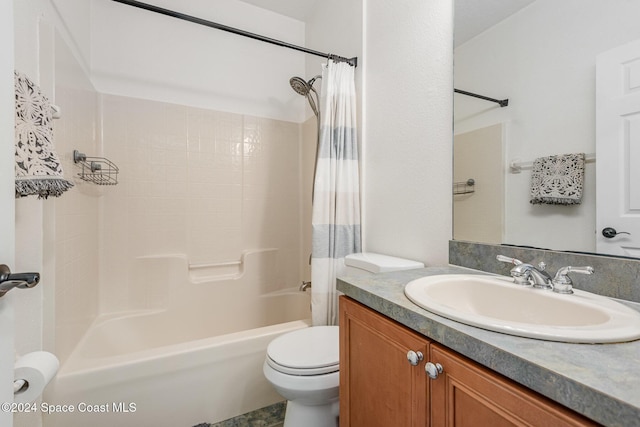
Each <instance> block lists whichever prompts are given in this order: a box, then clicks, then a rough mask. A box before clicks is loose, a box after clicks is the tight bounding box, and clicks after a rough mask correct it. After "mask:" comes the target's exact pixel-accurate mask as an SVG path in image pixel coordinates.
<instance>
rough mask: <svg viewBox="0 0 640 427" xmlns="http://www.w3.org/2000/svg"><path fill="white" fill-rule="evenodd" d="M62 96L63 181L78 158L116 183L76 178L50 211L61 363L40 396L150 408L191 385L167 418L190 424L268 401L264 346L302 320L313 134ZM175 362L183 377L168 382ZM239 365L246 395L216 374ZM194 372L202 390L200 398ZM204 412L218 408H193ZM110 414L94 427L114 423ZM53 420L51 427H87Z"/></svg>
mask: <svg viewBox="0 0 640 427" xmlns="http://www.w3.org/2000/svg"><path fill="white" fill-rule="evenodd" d="M57 97H58V98H57V99H58V100H63V101H64V100H66V102H64V104H63V105H66V106H67V107H66V109H65V112H66V114H65V117H64V118H63V119H61V120H60V123H58V124H57V126H58V128H57V131H58V132H59V135H60V137H61V138H60V144H59V147H60V148H59V149H60V150H61V151H64V152H65V156H64V159H63V160H64V162H65V167H66V170H67V171H68V172H67V174H68V175H73V174H75V173H76V172H77V171H76V169H75V166H74V165H73V162H72V160H71V156H70V155H68V154H69V153H70V152H71V150H73V149H74V148H79V149H81V150H83V151H85V152H87V153H88V155H99V156H104V157H106V158H108V159H109V160H111V161H113V162H114V163H115V164H116V165H117V166H118V167H119V168H120V174H119V177H118V180H119V183H118V185H116V186H105V187H97V186H94V185H91V184H88V183H85V182H83V181H80V180H79V179H77V178H76V179H75V183H76V186H77V188H76V189H75V193H74V194H73V195H72V196H70V197H68V198H63V199H60V200H57V201H56V205H55V216H56V233H55V237H56V241H57V243H56V248H57V252H56V255H57V256H56V271H57V274H56V308H55V312H56V353H57V354H58V355H59V356H60V359H61V362H62V368H61V372H60V375H59V377H58V379H57V380H56V381H54V383H53V384H52V386H51V388H50V390H48V391H47V394H46V396H45V398H46V400H47V401H48V402H56V403H60V404H65V403H67V404H74V403H77V402H75V400H78V399H79V398H80V397H83V399H87V398H92V399H94V400H96V399H97V400H96V403H100V402H102V401H104V400H105V399H106V400H108V401H109V402H111V400H113V401H114V402H115V401H118V402H119V401H120V397H119V396H123V395H126V396H129V397H130V400H131V401H134V402H135V401H137V402H138V403H139V405H143V408H147V409H148V408H150V407H153V406H154V402H155V403H158V402H159V400H158V401H156V397H158V398H159V396H160V395H162V394H165V395H166V394H167V393H170V392H171V389H172V385H173V384H183V383H185V381H186V382H188V383H189V384H187V385H185V387H187V388H185V389H184V390H183V391H182V392H179V393H178V394H177V396H184V397H185V398H187V399H188V402H189V405H191V406H188V405H187V402H184V403H185V404H184V405H183V406H184V407H185V408H187V407H188V408H191V409H190V411H189V412H190V413H189V414H186V413H185V414H181V413H180V412H179V409H178V408H179V405H177V406H174V407H172V408H171V411H170V414H171V416H172V417H175V419H177V420H178V419H184V420H191V419H194V420H197V421H198V422H217V421H221V420H222V419H226V418H229V417H232V416H235V415H239V414H242V413H245V412H248V411H251V410H254V409H257V408H259V407H261V406H265V405H268V404H271V403H274V402H275V401H278V399H280V398H279V396H277V395H276V394H275V393H273V392H272V390H270V389H269V387H268V384H266V382H265V380H264V378H263V375H262V370H261V365H262V360H263V358H264V354H265V352H266V345H267V344H268V342H269V341H270V340H271V339H272V338H273V337H275V336H277V335H278V334H280V333H282V332H285V331H288V330H291V329H292V328H293V329H295V328H299V327H306V326H307V323H305V321H304V319H305V318H308V317H310V312H309V298H308V295H306V294H303V293H300V292H299V291H298V290H297V287H298V284H299V283H300V281H301V280H302V279H303V278H307V277H308V276H307V274H308V266H307V264H308V254H309V251H310V249H307V247H309V245H310V200H311V186H310V185H307V183H310V181H311V174H312V171H313V163H312V161H313V159H314V153H315V146H314V145H313V142H314V139H315V133H314V132H311V131H310V129H311V126H310V124H309V123H306V124H298V123H293V122H286V121H279V120H273V119H265V118H259V117H253V116H247V115H241V114H233V113H226V112H219V111H212V110H206V109H201V108H194V107H188V106H181V105H176V104H169V103H162V102H156V101H149V100H142V99H135V98H129V97H122V96H115V95H106V94H98V93H95V92H92V91H91V88H90V85H89V86H88V87H86V88H84V89H82V90H79V89H78V88H77V87H70V86H64V85H60V86H59V87H57ZM60 103H61V104H62V102H60ZM92 111H93V113H92ZM78 129H83V130H82V131H79V130H78ZM309 136H310V137H311V138H312V139H310V140H308V141H307V139H308V137H309ZM303 140H304V141H303ZM78 144H79V145H78ZM75 145H78V146H75ZM307 205H309V206H307ZM252 260H253V261H252ZM76 291H77V292H76ZM216 307H217V308H216ZM123 331H126V334H125V333H123ZM153 337H155V338H153ZM152 338H153V339H152ZM156 338H157V339H156ZM98 342H99V343H102V344H101V345H100V346H96V343H98ZM105 343H108V344H105ZM228 352H232V353H234V354H238V355H241V354H242V355H243V356H241V357H239V358H236V359H237V360H238V361H240V360H241V361H242V362H241V363H240V364H236V363H235V362H234V360H236V359H234V358H227V357H224V355H225V354H227V353H228ZM194 361H196V362H194ZM176 364H177V365H178V366H187V368H188V369H187V370H186V371H185V375H186V376H182V377H181V376H180V372H177V371H173V373H171V374H170V372H171V370H170V369H169V370H167V368H166V367H167V366H172V365H176ZM239 370H240V371H241V372H243V381H245V383H246V385H244V386H240V385H239V384H240V383H238V382H237V381H234V380H233V379H232V378H226V377H224V376H220V375H224V374H225V373H235V374H234V375H236V376H237V375H238V372H240V371H239ZM133 372H136V373H137V374H136V375H132V373H133ZM194 376H195V377H199V378H203V379H204V380H203V381H202V382H201V383H200V384H198V386H197V387H198V388H199V389H200V390H202V391H201V392H199V393H196V394H192V393H190V392H189V390H190V389H189V386H193V384H192V382H193V379H194V378H195V377H194ZM138 377H139V379H140V381H137V380H136V378H138ZM114 378H128V379H127V381H123V382H122V383H117V384H116V383H114V382H113V379H114ZM150 381H151V382H150ZM153 381H155V382H156V383H153ZM234 383H235V384H237V385H238V387H234V386H233V384H234ZM263 383H264V384H263ZM88 384H90V387H88V388H87V387H86V386H87V385H88ZM149 384H155V385H151V386H150V385H149ZM162 384H164V385H165V386H168V387H169V389H167V390H161V389H160V388H159V387H160V385H162ZM249 389H252V390H258V391H260V390H262V392H261V393H247V390H249ZM132 390H138V391H141V393H142V394H139V395H135V394H131V391H132ZM180 390H182V389H180ZM207 390H208V391H207ZM174 391H175V390H174ZM194 399H195V401H194ZM198 399H200V401H199V400H198ZM69 400H74V402H71V401H69ZM161 406H162V405H161ZM206 407H209V408H211V407H213V408H217V409H215V410H208V411H204V412H202V413H201V414H200V416H198V413H194V408H206ZM222 408H226V409H222ZM177 411H178V412H177ZM147 414H148V415H150V416H152V417H156V418H150V419H154V420H156V419H158V417H160V418H161V417H162V414H161V413H159V412H158V411H157V410H154V411H153V414H152V413H151V412H147ZM112 416H115V415H113V414H111V415H110V414H101V415H100V416H99V417H98V418H96V419H94V420H93V421H92V422H98V423H99V422H103V423H105V425H111V424H110V423H111V421H113V420H112V419H111V417H112ZM144 416H145V410H144V409H142V408H141V407H140V406H139V407H138V409H137V412H136V415H135V417H129V418H127V417H125V418H124V419H123V421H124V422H126V421H125V420H133V419H134V418H135V420H136V422H137V424H136V425H142V424H145V423H146V422H147V421H148V420H150V419H147V418H144ZM74 417H75V418H74ZM194 417H195V418H194ZM206 417H209V418H206ZM211 417H219V418H216V419H211ZM47 418H48V421H46V422H47V423H48V425H52V426H56V425H65V426H71V425H84V424H83V423H84V422H85V421H87V420H86V419H83V418H82V414H75V415H73V416H72V417H71V418H68V417H66V416H65V417H64V419H57V417H47ZM60 423H62V424H60ZM140 423H142V424H140ZM45 425H47V424H45ZM95 425H97V424H95ZM125 425H126V424H125Z"/></svg>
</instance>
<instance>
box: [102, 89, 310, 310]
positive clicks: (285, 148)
mask: <svg viewBox="0 0 640 427" xmlns="http://www.w3.org/2000/svg"><path fill="white" fill-rule="evenodd" d="M101 99H102V118H103V123H102V137H103V144H104V155H105V157H108V158H109V159H110V160H112V161H113V162H114V163H116V164H117V165H118V167H119V168H120V175H119V181H120V182H119V184H118V185H117V186H114V187H110V188H106V189H105V191H104V196H103V197H102V199H101V202H102V218H101V230H102V233H103V234H102V238H103V250H102V257H101V267H102V268H101V300H100V301H101V311H103V312H112V311H121V310H132V309H140V308H148V307H149V306H150V304H149V302H148V301H144V300H140V298H139V296H135V295H134V294H135V293H136V289H135V287H136V286H138V285H145V286H149V284H140V283H138V284H135V283H131V279H132V277H133V276H132V274H133V260H134V259H135V258H136V257H140V256H146V255H160V254H186V255H187V257H188V260H189V263H190V264H209V263H220V262H228V261H238V260H239V259H240V256H241V253H242V251H243V250H250V249H260V248H278V250H279V251H278V254H279V256H278V261H277V262H278V266H277V267H278V268H277V271H278V274H279V276H280V277H279V281H280V283H281V287H282V288H286V287H293V286H297V285H298V283H299V281H300V280H301V274H302V273H301V263H300V260H301V252H303V251H302V247H301V246H302V244H303V239H302V237H301V236H302V234H301V233H302V222H301V212H302V211H303V207H302V203H303V202H304V203H309V204H310V200H308V201H307V200H303V197H302V192H303V190H302V183H301V173H302V172H301V171H302V168H301V148H300V147H301V143H300V138H301V130H300V125H299V124H297V123H292V122H283V121H277V120H270V119H263V118H256V117H252V116H245V115H239V114H231V113H223V112H217V111H210V110H204V109H199V108H193V107H186V106H179V105H174V104H166V103H161V102H155V101H147V100H140V99H133V98H127V97H120V96H113V95H102V96H101ZM305 158H306V157H305ZM312 167H313V166H312V165H311V168H312ZM305 168H306V166H305ZM307 169H308V168H307ZM151 286H152V285H151Z"/></svg>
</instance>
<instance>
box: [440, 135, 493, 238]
mask: <svg viewBox="0 0 640 427" xmlns="http://www.w3.org/2000/svg"><path fill="white" fill-rule="evenodd" d="M503 134H504V132H503V127H502V125H501V124H497V125H493V126H488V127H486V128H482V129H478V130H475V131H471V132H467V133H463V134H459V135H456V136H455V138H454V144H453V182H454V193H455V183H460V182H462V183H466V182H467V180H468V179H470V178H471V179H474V180H475V183H476V184H475V185H474V186H473V193H469V194H457V195H455V194H454V197H453V214H454V215H453V238H454V239H456V240H470V241H474V242H487V243H497V244H499V243H502V228H503V223H504V198H505V197H504V161H503V155H502V153H503V142H502V141H503Z"/></svg>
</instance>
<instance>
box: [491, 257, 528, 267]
mask: <svg viewBox="0 0 640 427" xmlns="http://www.w3.org/2000/svg"><path fill="white" fill-rule="evenodd" d="M496 259H497V260H498V261H502V262H508V263H510V264H513V265H520V264H523V262H522V261H520V260H519V259H515V258H509V257H508V256H504V255H497V256H496Z"/></svg>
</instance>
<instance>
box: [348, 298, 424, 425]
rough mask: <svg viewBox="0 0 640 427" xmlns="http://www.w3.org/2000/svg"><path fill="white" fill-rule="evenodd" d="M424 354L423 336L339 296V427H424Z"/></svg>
mask: <svg viewBox="0 0 640 427" xmlns="http://www.w3.org/2000/svg"><path fill="white" fill-rule="evenodd" d="M428 350H429V342H428V341H427V340H426V338H424V337H422V336H420V335H418V334H416V333H413V332H411V331H409V330H408V329H407V328H405V327H403V326H401V325H399V324H397V323H395V322H393V321H392V320H390V319H388V318H386V317H384V316H382V315H380V314H377V313H375V312H373V311H372V310H370V309H368V308H366V307H364V306H362V305H360V304H359V303H356V302H354V301H353V300H350V299H348V298H346V297H344V296H343V297H340V426H341V427H361V426H366V427H390V426H398V427H400V426H402V427H418V426H419V427H424V426H426V425H427V413H428V409H429V406H428V405H429V400H428V384H427V375H426V374H425V371H424V364H425V360H424V359H425V358H426V357H427V355H428ZM410 351H412V352H413V353H412V355H411V356H412V357H413V360H412V361H409V359H408V353H409V352H410Z"/></svg>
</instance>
